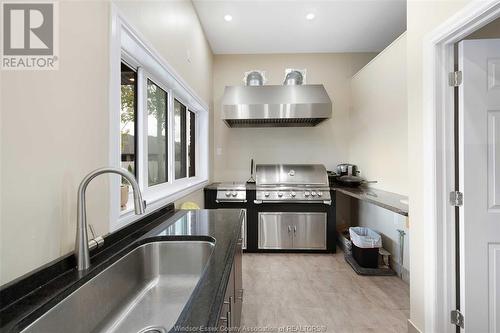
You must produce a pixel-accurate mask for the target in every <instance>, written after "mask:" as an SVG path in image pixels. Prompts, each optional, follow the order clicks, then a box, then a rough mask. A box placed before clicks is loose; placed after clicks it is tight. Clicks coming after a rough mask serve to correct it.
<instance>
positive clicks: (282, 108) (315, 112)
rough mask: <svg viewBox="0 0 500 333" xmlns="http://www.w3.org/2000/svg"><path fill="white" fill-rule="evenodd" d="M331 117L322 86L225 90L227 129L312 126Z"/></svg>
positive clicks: (224, 111) (254, 87) (259, 87)
mask: <svg viewBox="0 0 500 333" xmlns="http://www.w3.org/2000/svg"><path fill="white" fill-rule="evenodd" d="M331 116H332V102H331V100H330V98H329V97H328V93H327V92H326V90H325V88H324V87H323V85H321V84H317V85H316V84H311V85H283V86H278V85H267V86H230V87H226V89H225V91H224V97H223V98H222V120H224V122H225V123H226V124H227V125H228V126H229V127H311V126H316V125H317V124H319V123H320V122H322V121H323V120H325V119H328V118H331Z"/></svg>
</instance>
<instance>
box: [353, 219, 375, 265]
mask: <svg viewBox="0 0 500 333" xmlns="http://www.w3.org/2000/svg"><path fill="white" fill-rule="evenodd" d="M349 234H350V236H351V241H352V256H353V258H354V259H355V260H356V262H357V263H358V264H359V265H360V266H361V267H366V268H378V255H379V249H380V248H381V247H382V237H380V235H379V234H378V233H376V232H375V231H373V230H372V229H369V228H364V227H351V228H349Z"/></svg>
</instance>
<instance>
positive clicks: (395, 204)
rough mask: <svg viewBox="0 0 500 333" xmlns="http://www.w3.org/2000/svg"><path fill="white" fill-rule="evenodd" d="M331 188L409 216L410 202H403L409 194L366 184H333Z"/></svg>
mask: <svg viewBox="0 0 500 333" xmlns="http://www.w3.org/2000/svg"><path fill="white" fill-rule="evenodd" d="M330 189H332V190H335V191H337V192H340V193H342V194H345V195H348V196H350V197H353V198H356V199H359V200H363V201H366V202H369V203H372V204H374V205H377V206H379V207H382V208H385V209H388V210H390V211H393V212H394V213H398V214H401V215H404V216H408V204H405V203H402V202H401V200H406V202H408V197H407V196H404V195H401V194H397V193H392V192H387V191H383V190H378V189H375V188H371V187H366V186H358V187H345V186H333V187H330Z"/></svg>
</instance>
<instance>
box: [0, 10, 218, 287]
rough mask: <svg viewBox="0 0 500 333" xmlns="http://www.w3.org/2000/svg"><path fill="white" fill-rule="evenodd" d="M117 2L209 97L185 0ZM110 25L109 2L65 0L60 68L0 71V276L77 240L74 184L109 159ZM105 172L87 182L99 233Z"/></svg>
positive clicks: (206, 67) (206, 62)
mask: <svg viewBox="0 0 500 333" xmlns="http://www.w3.org/2000/svg"><path fill="white" fill-rule="evenodd" d="M134 6H135V7H134ZM120 7H121V8H123V10H124V11H130V12H134V11H137V12H138V13H137V15H136V16H134V14H135V13H134V14H129V16H130V18H131V20H134V22H133V24H136V25H137V28H138V29H139V30H140V31H141V33H142V34H143V35H144V36H146V37H147V38H150V39H151V41H150V43H151V44H153V46H154V47H155V48H156V49H157V50H158V51H160V53H161V54H162V55H163V56H164V58H165V59H166V60H167V61H168V62H169V63H170V64H171V65H172V66H173V67H174V68H175V70H176V71H177V72H178V73H179V74H180V75H181V76H182V77H183V78H184V79H185V80H186V81H187V82H188V84H189V85H190V86H191V87H193V88H194V90H195V91H196V92H197V94H198V95H199V96H201V97H202V98H203V99H204V100H205V101H206V103H207V104H209V105H210V104H211V95H212V92H211V89H212V78H211V76H210V73H211V72H212V54H211V51H210V47H209V45H208V43H207V41H206V39H205V36H204V33H203V30H202V29H201V26H200V23H199V21H198V17H197V15H196V12H195V11H194V9H193V7H192V4H191V2H190V1H173V2H172V1H164V2H161V3H160V2H156V1H141V2H135V4H132V3H128V4H127V3H123V4H120ZM162 13H164V14H165V15H162ZM148 15H149V18H150V19H156V20H157V22H159V23H161V24H157V25H151V26H153V27H155V29H154V30H151V29H146V25H145V24H144V23H145V22H146V21H147V18H148ZM155 15H157V16H155ZM135 19H137V21H135ZM109 28H110V3H109V2H107V1H71V2H70V1H61V2H60V66H59V70H58V71H37V72H33V71H24V72H19V71H11V72H1V74H0V75H1V79H0V80H1V96H0V108H1V120H0V124H1V126H2V128H1V129H2V130H1V139H0V143H1V147H0V150H1V166H0V172H1V176H0V179H1V181H2V183H1V185H2V186H1V187H0V191H1V204H0V205H1V207H2V209H1V211H0V214H1V221H0V237H1V241H0V243H1V244H0V255H1V257H0V284H4V283H6V282H8V281H10V280H12V279H14V278H16V277H18V276H20V275H22V274H25V273H27V272H29V271H30V270H33V269H35V268H37V267H39V266H41V265H43V264H45V263H47V262H49V261H51V260H53V259H56V258H58V257H59V256H61V255H63V254H65V253H68V252H69V251H72V249H73V246H74V241H75V230H76V227H75V226H76V193H77V187H78V184H79V182H80V181H81V179H82V178H83V177H84V175H85V174H87V173H88V172H89V171H91V170H93V169H95V168H98V167H101V166H105V165H107V163H108V147H109V145H108V133H109V124H108V118H109V110H108V105H109V103H108V80H109V69H110V66H109V55H108V52H109V51H108V50H109V40H108V38H109V35H110V34H109ZM188 50H189V54H190V57H189V58H190V61H188V59H187V53H188ZM106 179H107V177H99V179H96V180H95V181H93V183H92V184H91V185H90V186H89V189H88V192H87V194H88V195H87V198H88V202H87V205H88V210H87V211H88V221H89V223H92V224H93V225H94V226H95V228H96V230H97V232H98V234H106V233H107V232H108V231H109V225H110V221H109V214H108V206H109V202H108V200H109V196H108V186H107V181H106ZM192 198H194V200H200V194H199V193H198V194H197V195H196V194H193V195H192Z"/></svg>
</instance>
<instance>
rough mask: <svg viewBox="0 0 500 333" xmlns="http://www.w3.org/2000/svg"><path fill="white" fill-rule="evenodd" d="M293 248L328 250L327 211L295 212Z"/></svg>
mask: <svg viewBox="0 0 500 333" xmlns="http://www.w3.org/2000/svg"><path fill="white" fill-rule="evenodd" d="M292 231H293V248H294V249H302V250H326V213H295V218H294V223H293V225H292Z"/></svg>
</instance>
